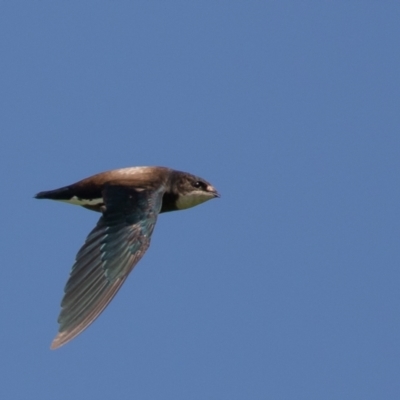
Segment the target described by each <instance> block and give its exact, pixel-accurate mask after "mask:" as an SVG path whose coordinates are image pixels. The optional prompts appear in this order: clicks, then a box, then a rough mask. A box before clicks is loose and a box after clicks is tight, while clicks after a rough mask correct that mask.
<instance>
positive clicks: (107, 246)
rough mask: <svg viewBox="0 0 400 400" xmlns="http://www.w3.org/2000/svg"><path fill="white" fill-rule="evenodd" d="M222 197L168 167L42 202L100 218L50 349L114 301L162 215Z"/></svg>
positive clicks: (119, 173) (106, 176)
mask: <svg viewBox="0 0 400 400" xmlns="http://www.w3.org/2000/svg"><path fill="white" fill-rule="evenodd" d="M215 197H219V194H218V192H217V191H216V190H215V189H214V188H213V187H212V186H211V185H210V184H209V183H208V182H207V181H205V180H204V179H201V178H199V177H196V176H194V175H191V174H188V173H185V172H180V171H175V170H172V169H169V168H164V167H132V168H123V169H118V170H113V171H108V172H103V173H100V174H97V175H93V176H91V177H89V178H86V179H83V180H81V181H79V182H77V183H74V184H72V185H70V186H65V187H62V188H60V189H55V190H50V191H45V192H40V193H38V194H37V195H36V198H38V199H51V200H58V201H64V202H68V203H71V204H76V205H81V206H82V207H85V208H88V209H90V210H93V211H98V212H101V213H102V216H101V217H100V220H99V221H98V223H97V225H96V227H95V228H94V229H93V230H92V231H91V232H90V234H89V236H88V237H87V238H86V241H85V243H84V245H83V246H82V248H81V249H80V250H79V252H78V254H77V255H76V260H75V264H74V265H73V267H72V270H71V273H70V277H69V279H68V282H67V284H66V286H65V289H64V292H65V294H64V298H63V299H62V302H61V307H62V309H61V313H60V316H59V318H58V322H59V333H58V334H57V336H56V338H55V339H54V341H53V343H52V345H51V348H53V349H55V348H58V347H60V346H62V345H63V344H65V343H67V342H69V341H70V340H72V339H73V338H74V337H75V336H77V335H79V334H80V333H81V332H82V331H83V330H84V329H86V328H87V327H88V326H89V325H90V324H91V323H92V322H93V321H94V320H95V319H96V318H97V317H98V316H99V315H100V313H101V312H102V311H103V310H104V308H105V307H106V306H107V305H108V303H109V302H110V301H111V300H112V298H113V297H114V296H115V294H116V293H117V291H118V290H119V288H120V287H121V285H122V284H123V283H124V282H125V279H126V278H127V277H128V275H129V273H130V272H131V271H132V269H133V267H134V266H135V265H136V264H137V263H138V261H139V260H140V259H141V258H142V257H143V255H144V253H145V252H146V250H147V249H148V247H149V245H150V238H151V234H152V233H153V229H154V226H155V223H156V221H157V216H158V214H159V213H162V212H167V211H174V210H181V209H185V208H190V207H194V206H195V205H198V204H200V203H203V202H205V201H207V200H210V199H212V198H215Z"/></svg>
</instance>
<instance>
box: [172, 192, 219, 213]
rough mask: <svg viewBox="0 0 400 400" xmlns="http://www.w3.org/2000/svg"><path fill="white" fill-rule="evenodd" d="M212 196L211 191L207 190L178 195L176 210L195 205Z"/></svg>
mask: <svg viewBox="0 0 400 400" xmlns="http://www.w3.org/2000/svg"><path fill="white" fill-rule="evenodd" d="M212 198H214V195H213V194H212V193H208V192H200V191H199V192H191V193H189V194H187V195H185V196H179V197H178V199H177V201H176V206H177V207H178V210H185V209H186V208H190V207H194V206H197V205H199V204H201V203H204V202H205V201H207V200H211V199H212Z"/></svg>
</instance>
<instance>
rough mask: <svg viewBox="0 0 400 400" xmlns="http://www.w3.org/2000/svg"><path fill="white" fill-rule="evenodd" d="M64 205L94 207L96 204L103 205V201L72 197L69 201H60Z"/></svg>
mask: <svg viewBox="0 0 400 400" xmlns="http://www.w3.org/2000/svg"><path fill="white" fill-rule="evenodd" d="M61 201H63V202H65V203H69V204H74V205H76V206H96V205H97V204H103V203H104V202H103V199H102V198H100V199H90V200H88V199H79V198H78V197H76V196H74V197H71V198H70V199H69V200H61Z"/></svg>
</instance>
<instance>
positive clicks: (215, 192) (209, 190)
mask: <svg viewBox="0 0 400 400" xmlns="http://www.w3.org/2000/svg"><path fill="white" fill-rule="evenodd" d="M207 192H209V193H212V194H213V195H214V197H221V195H220V194H219V193H218V191H217V189H215V187H214V186H211V185H208V186H207Z"/></svg>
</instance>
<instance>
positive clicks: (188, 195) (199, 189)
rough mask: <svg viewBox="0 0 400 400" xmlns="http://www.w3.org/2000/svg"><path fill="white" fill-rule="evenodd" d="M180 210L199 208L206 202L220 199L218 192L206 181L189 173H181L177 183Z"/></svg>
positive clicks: (177, 203) (177, 201) (177, 202)
mask: <svg viewBox="0 0 400 400" xmlns="http://www.w3.org/2000/svg"><path fill="white" fill-rule="evenodd" d="M175 193H176V194H177V195H178V198H177V200H176V207H177V209H178V210H184V209H186V208H190V207H194V206H197V205H199V204H201V203H204V202H205V201H208V200H211V199H215V198H216V197H220V195H219V193H218V192H217V190H216V189H215V188H214V187H213V186H212V185H211V184H210V183H209V182H207V181H206V180H205V179H203V178H199V177H198V176H194V175H191V174H187V173H180V174H179V177H178V179H177V181H176V192H175Z"/></svg>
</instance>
